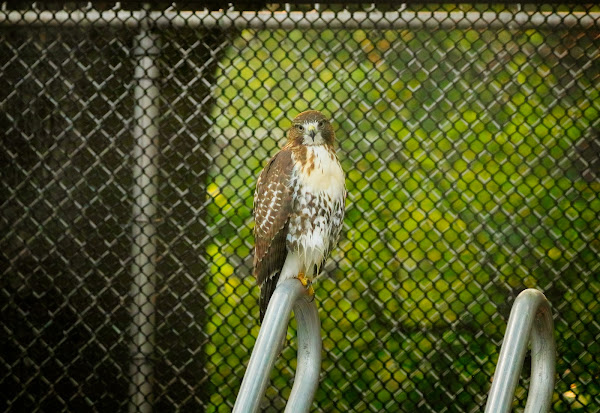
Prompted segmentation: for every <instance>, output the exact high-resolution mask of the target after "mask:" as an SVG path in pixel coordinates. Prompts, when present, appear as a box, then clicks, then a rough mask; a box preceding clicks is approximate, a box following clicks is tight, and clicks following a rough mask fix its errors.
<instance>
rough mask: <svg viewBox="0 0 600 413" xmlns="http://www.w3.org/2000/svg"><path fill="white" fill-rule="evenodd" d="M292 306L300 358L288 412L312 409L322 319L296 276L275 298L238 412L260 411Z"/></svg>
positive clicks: (251, 363) (248, 371)
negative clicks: (296, 327) (296, 325)
mask: <svg viewBox="0 0 600 413" xmlns="http://www.w3.org/2000/svg"><path fill="white" fill-rule="evenodd" d="M292 306H293V307H294V316H295V317H296V320H297V324H298V361H297V370H296V377H295V379H294V386H293V387H292V392H291V394H290V399H289V400H288V403H287V405H286V408H285V411H286V412H288V413H292V412H293V413H302V412H308V410H309V408H310V406H311V404H312V400H313V398H314V395H315V392H316V390H317V385H318V384H319V371H320V369H321V322H320V320H319V314H318V312H317V306H316V304H315V303H314V301H309V300H308V298H307V296H306V288H305V287H304V286H302V284H301V283H300V282H299V281H297V280H294V279H292V280H286V281H284V282H282V283H281V284H280V285H279V286H278V287H277V289H276V290H275V292H274V293H273V296H272V297H271V301H270V303H269V308H268V309H267V313H266V315H265V318H264V320H263V325H262V327H261V329H260V332H259V334H258V338H257V340H256V344H255V345H254V350H253V351H252V355H251V356H250V362H249V363H248V368H247V370H246V374H245V375H244V379H243V381H242V385H241V387H240V391H239V393H238V397H237V400H236V402H235V406H234V407H233V412H234V413H249V412H257V411H258V408H259V406H260V402H261V400H262V397H263V395H264V394H265V391H266V388H267V383H268V380H269V375H270V373H271V370H272V369H273V366H274V364H275V360H276V359H277V356H278V355H279V352H280V351H281V343H282V341H283V339H284V338H285V335H286V332H287V327H288V322H289V319H290V313H291V311H292Z"/></svg>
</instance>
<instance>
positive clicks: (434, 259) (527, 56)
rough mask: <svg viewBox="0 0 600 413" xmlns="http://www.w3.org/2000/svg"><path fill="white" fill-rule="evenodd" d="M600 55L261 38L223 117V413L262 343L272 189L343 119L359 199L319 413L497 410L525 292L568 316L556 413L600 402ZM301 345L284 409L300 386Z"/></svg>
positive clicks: (215, 311)
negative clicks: (278, 176) (593, 134)
mask: <svg viewBox="0 0 600 413" xmlns="http://www.w3.org/2000/svg"><path fill="white" fill-rule="evenodd" d="M565 36H566V37H568V39H567V40H566V41H565V40H564V39H563V37H565ZM568 42H571V43H572V44H573V48H572V49H571V51H570V52H569V51H566V50H565V49H564V47H563V46H562V45H563V44H565V43H568ZM594 44H595V46H594ZM597 46H598V42H597V41H593V40H592V38H589V37H586V36H585V33H573V32H572V31H571V32H569V33H566V32H559V31H554V32H542V31H536V30H527V31H516V30H498V31H488V30H483V31H478V30H464V31H463V30H452V31H442V30H438V31H433V32H430V31H426V30H422V31H408V30H404V31H363V30H354V31H331V30H325V31H314V30H293V31H291V32H287V31H281V30H280V31H253V30H245V31H243V32H242V33H241V35H240V36H239V37H238V38H237V39H235V41H234V43H233V46H232V47H231V48H230V49H229V50H228V51H227V53H226V58H225V59H224V60H223V61H221V62H220V65H219V67H220V71H219V73H218V77H217V84H218V88H217V90H216V91H215V97H216V105H215V107H214V110H213V112H212V113H211V117H212V118H214V119H215V120H216V126H215V128H214V130H213V134H214V136H215V141H216V146H215V147H214V150H213V156H214V166H213V169H212V170H211V177H212V183H211V184H210V185H209V195H210V197H211V204H210V205H209V219H210V224H211V226H215V227H216V228H218V230H217V231H215V233H213V234H211V236H212V237H213V240H214V243H213V244H211V245H210V246H209V247H208V250H207V254H208V256H209V257H210V258H211V260H212V268H211V279H210V281H209V282H208V286H207V294H209V295H210V296H211V297H212V300H213V303H214V306H213V307H212V313H210V314H209V315H208V316H209V321H210V322H209V326H208V328H209V335H210V337H211V341H210V343H209V344H208V345H207V352H208V358H209V373H210V377H211V378H212V386H213V387H212V392H211V397H212V399H211V401H212V402H213V403H214V409H213V411H216V409H217V406H221V408H224V407H223V404H221V403H223V401H226V402H227V403H228V404H229V405H232V403H233V401H234V400H235V396H236V394H235V393H236V391H237V389H238V388H239V384H240V382H241V378H242V376H243V373H244V369H245V365H246V364H247V360H248V358H249V356H250V352H251V349H252V347H253V344H254V340H255V338H256V336H257V334H258V330H259V327H258V324H257V319H258V309H257V305H256V301H257V296H258V288H257V287H256V286H255V282H254V280H253V279H252V277H251V274H250V272H251V254H252V242H253V241H252V233H251V228H252V225H253V224H252V216H251V209H252V195H253V190H254V185H255V179H256V177H257V175H258V173H259V171H260V170H261V169H262V167H263V165H264V163H265V161H266V160H267V159H268V158H269V157H270V156H271V155H273V154H274V153H275V152H276V151H277V149H278V147H280V146H281V145H282V144H283V141H284V130H285V129H286V128H287V127H288V126H289V124H290V118H292V117H293V116H294V115H295V114H296V113H298V112H300V111H302V110H306V109H309V108H311V109H318V110H322V111H324V112H325V113H326V114H329V115H331V117H332V118H333V122H334V126H335V128H336V130H337V136H338V142H339V150H338V153H339V156H340V159H341V162H342V165H343V168H344V170H345V171H346V174H347V180H346V184H347V188H348V192H349V195H348V201H347V211H346V221H345V230H344V236H343V237H342V240H341V242H340V244H339V246H338V248H337V249H335V250H334V251H333V253H332V260H331V261H332V262H333V263H335V265H333V264H331V263H330V265H328V266H327V267H326V271H325V274H324V275H323V277H322V279H321V280H320V281H319V283H318V284H317V286H316V297H317V302H318V306H319V309H320V314H321V320H322V325H323V327H322V328H323V338H324V358H323V374H322V377H321V383H320V387H319V391H318V393H317V396H316V401H315V403H316V404H317V405H318V406H319V407H320V408H321V409H322V410H323V411H350V410H352V411H378V410H382V411H398V409H400V410H402V411H411V410H415V409H419V410H423V409H425V410H430V411H442V410H443V409H444V408H448V407H449V406H456V407H457V408H460V409H462V410H464V411H473V410H480V409H481V406H482V404H483V403H484V402H485V397H484V395H485V394H487V392H488V390H489V385H490V378H491V376H492V375H493V371H494V366H495V363H496V360H497V354H498V351H499V344H500V343H501V339H502V337H503V333H504V328H505V322H506V318H507V315H508V311H509V309H510V304H511V303H512V300H513V299H514V297H515V296H516V294H517V293H518V292H519V291H520V290H522V289H524V288H527V287H535V288H539V289H541V290H543V291H544V292H545V293H546V294H547V296H548V297H549V298H550V300H551V301H552V303H553V305H554V308H556V309H557V311H558V314H559V315H558V318H557V320H556V329H557V330H558V334H557V337H561V339H560V341H559V342H558V348H559V356H560V357H559V365H558V374H559V377H560V379H561V380H560V381H559V382H558V385H557V386H558V387H557V390H558V392H557V396H556V400H555V402H554V408H555V411H567V410H569V411H570V410H571V409H575V410H577V409H578V408H583V407H584V406H586V405H589V404H590V403H594V400H595V401H596V403H597V401H598V395H599V394H600V389H599V387H598V385H597V384H593V383H598V380H597V378H598V372H599V371H600V364H599V360H600V357H599V356H600V347H599V346H598V345H597V343H596V340H595V337H597V336H598V334H599V333H600V331H598V330H599V328H598V325H599V324H598V323H599V322H600V305H598V301H597V299H596V297H598V294H599V293H600V280H599V279H598V271H599V269H598V254H599V252H600V239H599V228H600V218H599V214H600V200H599V198H598V194H599V193H600V182H599V181H598V177H597V176H596V179H595V180H589V179H584V176H583V173H582V171H583V169H582V168H584V167H582V166H581V164H579V163H578V161H577V159H578V151H577V148H578V146H579V145H581V143H582V142H583V141H584V140H585V139H586V138H589V134H590V131H591V130H592V129H593V128H596V129H598V128H599V127H600V123H599V121H598V111H599V110H600V109H599V108H600V84H599V83H598V81H597V80H598V78H597V76H598V65H597V61H596V60H597V56H596V57H592V56H589V55H588V54H589V53H591V51H590V50H592V49H594V48H597ZM582 62H585V63H586V65H587V66H586V65H584V64H583V63H582ZM248 309H250V311H249V310H248ZM290 337H291V348H288V349H286V350H285V351H284V353H283V355H282V356H281V357H280V359H279V360H278V363H277V366H276V370H275V372H274V373H273V376H272V378H273V380H272V386H273V387H271V388H270V389H269V392H268V397H269V400H270V403H271V406H272V409H273V411H279V410H281V408H282V406H283V404H284V403H285V398H287V396H288V395H289V391H290V388H291V380H292V377H293V372H294V370H293V369H294V368H295V364H294V363H295V360H294V358H295V347H294V346H295V340H294V338H293V337H294V335H293V334H292V335H290ZM289 360H292V361H289ZM594 375H595V376H594ZM583 376H585V377H587V378H588V379H582V377H583ZM593 377H595V379H594V378H593ZM577 378H578V380H577ZM573 386H574V387H573ZM519 394H520V395H521V399H520V400H519V401H518V406H523V405H524V399H523V397H524V393H523V390H522V389H521V390H519ZM398 406H400V407H398ZM590 411H592V410H590ZM594 411H597V410H594Z"/></svg>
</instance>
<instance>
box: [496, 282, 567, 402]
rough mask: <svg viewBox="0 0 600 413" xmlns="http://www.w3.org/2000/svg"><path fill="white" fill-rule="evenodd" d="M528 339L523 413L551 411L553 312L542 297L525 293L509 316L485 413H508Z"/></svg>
mask: <svg viewBox="0 0 600 413" xmlns="http://www.w3.org/2000/svg"><path fill="white" fill-rule="evenodd" d="M530 339H531V384H530V386H529V396H528V397H527V404H526V405H525V413H545V412H548V411H549V410H550V405H551V402H552V393H553V391H554V374H555V358H556V348H555V344H554V324H553V321H552V311H551V309H550V304H549V303H548V300H546V297H545V296H544V294H542V293H541V292H539V291H537V290H534V289H528V290H525V291H523V292H522V293H521V294H519V296H518V297H517V299H516V300H515V303H514V305H513V307H512V310H511V312H510V317H509V319H508V326H507V328H506V334H505V336H504V342H503V343H502V348H501V350H500V357H499V359H498V364H497V366H496V372H495V374H494V381H493V382H492V389H491V390H490V394H489V396H488V402H487V405H486V407H485V412H486V413H509V412H510V410H511V406H512V401H513V399H514V394H515V389H516V387H517V384H518V382H519V376H520V374H521V367H522V366H523V360H524V359H525V353H526V351H527V344H528V343H529V341H530Z"/></svg>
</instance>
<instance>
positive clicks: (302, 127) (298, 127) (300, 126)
mask: <svg viewBox="0 0 600 413" xmlns="http://www.w3.org/2000/svg"><path fill="white" fill-rule="evenodd" d="M296 128H297V129H298V130H299V131H300V132H304V126H302V125H296Z"/></svg>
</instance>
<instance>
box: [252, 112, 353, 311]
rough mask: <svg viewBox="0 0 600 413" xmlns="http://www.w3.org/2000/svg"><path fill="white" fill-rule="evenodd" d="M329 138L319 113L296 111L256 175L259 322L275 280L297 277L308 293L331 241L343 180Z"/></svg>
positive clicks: (341, 201)
mask: <svg viewBox="0 0 600 413" xmlns="http://www.w3.org/2000/svg"><path fill="white" fill-rule="evenodd" d="M334 142H335V133H334V131H333V127H332V126H331V124H330V123H329V121H328V120H327V118H325V116H323V114H322V113H321V112H319V111H316V110H309V111H306V112H302V113H300V114H299V115H298V116H296V118H294V120H293V124H292V126H291V128H290V129H289V130H288V132H287V143H286V144H285V146H284V147H283V148H282V149H281V150H280V151H279V152H278V153H277V154H276V155H275V156H274V157H273V158H271V160H270V161H269V163H268V164H267V166H266V167H265V169H263V171H262V172H261V174H260V177H259V178H258V182H257V183H256V191H255V193H254V220H255V226H254V240H255V247H254V276H255V277H256V280H257V282H258V285H259V286H260V288H261V291H260V321H261V322H262V320H263V318H264V316H265V313H266V311H267V306H268V304H269V300H270V299H271V296H272V295H273V292H274V291H275V287H277V284H278V283H279V282H281V281H283V280H287V279H289V278H298V279H299V280H300V281H301V282H302V284H303V285H304V286H305V287H307V288H308V289H309V293H310V294H311V295H314V291H313V289H312V286H311V283H312V281H313V280H314V279H315V278H316V277H317V275H318V274H319V272H320V269H321V267H322V266H323V264H324V263H325V260H326V259H327V257H328V256H329V253H330V252H331V250H332V248H333V247H334V246H335V244H336V243H337V240H338V238H339V235H340V230H341V228H342V222H343V220H344V207H345V201H346V185H345V178H344V171H343V170H342V167H341V165H340V162H339V161H338V158H337V156H336V153H335V149H334V147H333V145H334Z"/></svg>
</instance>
